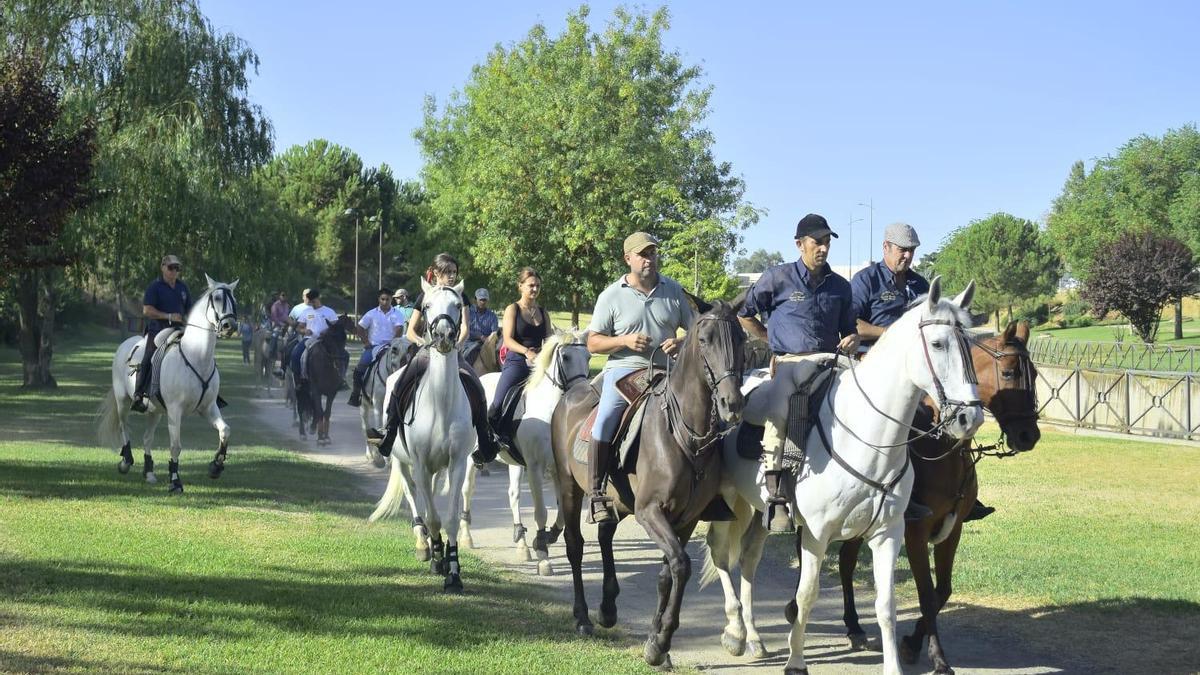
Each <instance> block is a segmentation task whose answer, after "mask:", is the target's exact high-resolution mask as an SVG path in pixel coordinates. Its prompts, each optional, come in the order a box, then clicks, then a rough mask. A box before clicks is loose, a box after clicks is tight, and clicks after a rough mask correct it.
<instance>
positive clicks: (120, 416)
mask: <svg viewBox="0 0 1200 675" xmlns="http://www.w3.org/2000/svg"><path fill="white" fill-rule="evenodd" d="M204 278H205V280H206V281H207V282H208V290H206V291H205V292H204V294H203V295H201V296H200V297H199V298H197V299H196V302H195V303H194V304H193V305H192V308H191V310H189V311H188V313H187V319H186V320H185V323H184V329H183V335H182V337H181V338H180V339H179V340H178V342H169V343H168V344H166V345H164V346H162V347H160V349H161V350H162V357H161V362H160V364H159V392H160V393H159V396H158V397H155V396H151V397H150V403H149V410H147V412H146V415H147V416H148V417H149V419H148V420H147V422H146V431H145V433H144V435H143V437H142V439H143V450H142V452H143V458H144V464H143V466H142V476H143V477H144V478H145V480H146V482H147V483H156V482H158V478H157V477H156V476H155V473H154V458H153V457H152V456H151V446H152V445H153V444H154V431H155V429H157V428H158V422H159V420H161V419H162V416H163V415H164V414H166V416H167V429H168V430H169V432H170V435H171V461H170V463H169V464H168V467H169V471H170V480H171V485H170V488H169V491H170V493H171V494H182V493H183V480H182V479H180V477H179V455H180V453H181V452H182V451H183V444H182V442H181V441H180V438H179V436H180V433H181V431H182V428H183V416H184V415H187V414H190V413H198V414H200V415H203V416H204V418H205V419H206V420H208V423H209V424H211V425H212V427H213V428H214V429H216V430H217V437H218V439H219V442H220V445H219V446H218V447H217V454H216V456H215V457H213V460H212V461H211V462H209V465H208V475H209V477H210V478H219V477H220V476H221V472H222V471H224V470H225V456H226V453H227V451H228V449H229V425H228V424H227V423H226V422H225V419H224V418H223V417H222V416H221V410H220V408H219V407H218V406H217V394H218V393H220V390H221V373H220V372H219V371H218V370H217V358H216V347H217V336H222V337H227V338H230V337H233V336H235V335H237V332H238V321H237V300H236V299H235V298H234V296H233V291H234V289H235V288H237V285H238V282H237V281H234V282H233V283H229V284H224V283H220V282H217V281H213V279H212V278H211V277H209V276H208V275H207V274H205V275H204ZM154 337H155V336H149V337H148V338H147V337H138V336H134V337H131V338H129V339H127V340H125V341H124V342H122V343H121V345H120V346H119V347H117V353H116V354H115V355H113V362H112V388H111V389H109V391H108V395H107V396H106V397H105V398H104V401H103V402H102V403H101V404H100V409H99V411H98V412H97V417H98V420H97V431H98V434H99V436H100V441H101V443H102V444H104V445H108V446H110V447H112V448H114V449H116V448H120V452H121V461H120V462H118V463H117V471H119V472H120V473H123V474H124V473H129V469H130V467H132V466H133V453H132V451H131V450H130V441H129V429H128V426H127V424H126V420H127V418H128V415H129V406H130V404H131V403H132V402H133V392H134V388H135V386H136V378H137V369H136V365H137V364H138V363H140V359H141V353H142V351H141V350H142V349H145V340H147V339H151V340H153V339H154ZM155 358H158V357H157V356H156V357H155Z"/></svg>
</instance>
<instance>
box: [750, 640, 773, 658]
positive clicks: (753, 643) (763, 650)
mask: <svg viewBox="0 0 1200 675" xmlns="http://www.w3.org/2000/svg"><path fill="white" fill-rule="evenodd" d="M746 653H747V654H749V655H750V658H752V659H765V658H767V657H768V656H770V655H771V652H769V651H767V646H766V645H764V644H763V641H762V640H750V641H749V642H747V643H746Z"/></svg>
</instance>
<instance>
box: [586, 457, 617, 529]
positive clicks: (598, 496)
mask: <svg viewBox="0 0 1200 675" xmlns="http://www.w3.org/2000/svg"><path fill="white" fill-rule="evenodd" d="M611 456H612V443H604V442H602V441H597V440H596V439H595V438H593V439H592V442H591V444H590V445H589V446H588V478H590V479H591V480H590V482H591V484H592V492H591V494H590V495H589V505H588V519H587V521H588V522H589V523H592V524H593V525H599V524H600V523H606V522H609V521H615V520H616V519H617V511H616V509H614V508H613V500H612V497H609V496H608V494H606V492H607V488H606V486H605V483H606V482H607V481H606V479H607V478H608V462H609V458H610V457H611Z"/></svg>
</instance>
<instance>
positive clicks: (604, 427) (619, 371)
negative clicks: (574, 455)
mask: <svg viewBox="0 0 1200 675" xmlns="http://www.w3.org/2000/svg"><path fill="white" fill-rule="evenodd" d="M635 370H638V369H637V368H610V369H608V370H606V371H604V385H603V386H602V387H601V389H600V404H599V405H598V406H596V423H595V424H594V425H592V439H593V440H596V441H599V442H601V443H611V442H612V439H613V436H615V435H616V433H617V425H619V424H620V423H621V413H623V412H624V411H625V409H626V408H628V407H629V404H628V403H626V402H625V398H624V397H622V396H621V392H619V391H617V380H620V379H621V378H622V377H625V376H626V375H628V374H630V373H632V372H633V371H635Z"/></svg>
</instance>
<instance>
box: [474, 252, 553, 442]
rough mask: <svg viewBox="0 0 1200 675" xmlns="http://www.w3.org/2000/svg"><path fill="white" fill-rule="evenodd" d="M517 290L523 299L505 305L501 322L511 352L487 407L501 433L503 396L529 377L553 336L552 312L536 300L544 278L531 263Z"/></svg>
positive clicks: (518, 280) (502, 331)
mask: <svg viewBox="0 0 1200 675" xmlns="http://www.w3.org/2000/svg"><path fill="white" fill-rule="evenodd" d="M517 290H518V291H520V293H521V299H520V300H517V301H516V302H514V303H512V304H511V305H509V306H508V307H505V308H504V319H503V320H502V322H501V324H500V334H501V335H502V337H503V339H504V346H505V347H506V348H507V349H508V354H507V355H505V357H504V363H503V364H501V366H500V381H499V382H497V383H496V394H495V396H494V397H493V398H492V405H491V407H490V408H489V409H488V415H489V417H490V418H491V420H492V427H493V428H497V429H498V430H499V431H500V432H501V433H503V430H502V429H499V427H500V426H502V422H503V421H502V420H500V419H498V417H499V415H500V406H501V404H502V403H503V402H504V396H505V394H507V393H508V390H509V389H511V388H512V387H513V386H514V385H516V384H518V383H519V382H522V381H524V380H525V378H527V377H529V373H530V371H531V369H532V367H533V362H534V360H535V359H536V358H537V355H538V352H539V351H541V349H542V342H544V341H545V340H546V338H547V337H549V336H550V331H551V325H550V316H549V315H548V314H547V313H546V310H545V308H543V307H540V306H539V305H538V303H537V298H538V295H539V294H540V293H541V290H542V279H541V277H539V276H538V273H537V272H535V271H534V270H533V268H532V267H526V268H524V269H522V270H521V274H520V276H519V277H518V279H517Z"/></svg>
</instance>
